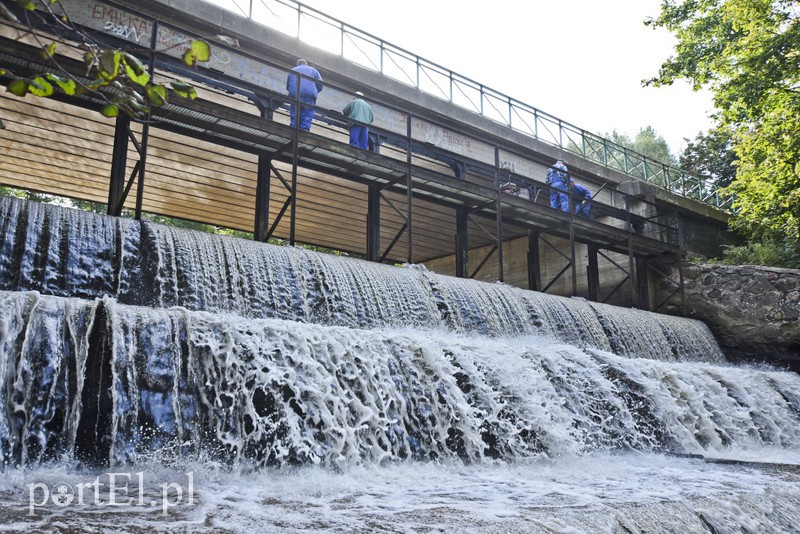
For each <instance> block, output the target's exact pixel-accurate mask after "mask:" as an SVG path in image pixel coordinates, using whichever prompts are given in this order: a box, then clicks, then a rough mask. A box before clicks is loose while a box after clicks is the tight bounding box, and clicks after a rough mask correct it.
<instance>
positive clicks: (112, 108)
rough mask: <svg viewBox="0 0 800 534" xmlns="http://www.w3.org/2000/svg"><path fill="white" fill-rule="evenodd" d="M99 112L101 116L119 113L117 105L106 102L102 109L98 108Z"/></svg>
mask: <svg viewBox="0 0 800 534" xmlns="http://www.w3.org/2000/svg"><path fill="white" fill-rule="evenodd" d="M100 113H101V114H102V115H103V117H116V116H118V115H119V106H118V105H116V104H106V105H105V106H103V109H101V110H100Z"/></svg>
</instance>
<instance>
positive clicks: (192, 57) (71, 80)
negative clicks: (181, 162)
mask: <svg viewBox="0 0 800 534" xmlns="http://www.w3.org/2000/svg"><path fill="white" fill-rule="evenodd" d="M16 4H17V7H18V8H19V9H18V11H20V14H19V16H18V15H16V14H14V12H13V11H12V10H11V9H9V8H8V7H6V6H5V5H4V4H2V3H0V7H2V9H0V17H2V18H3V19H5V22H4V24H6V25H9V26H12V27H15V28H17V30H19V37H18V38H19V39H22V38H23V37H32V38H33V39H34V40H35V41H36V42H37V43H39V45H40V46H41V49H40V51H39V55H40V59H41V61H42V62H43V63H45V64H47V66H48V67H49V70H48V71H46V72H40V73H35V74H31V75H28V76H24V75H18V74H17V73H15V72H14V71H13V70H12V69H11V68H8V67H3V66H2V65H0V77H5V78H7V79H8V80H9V81H8V83H7V86H6V88H7V90H8V91H9V92H10V93H12V94H14V95H16V96H19V97H24V96H26V95H28V94H32V95H35V96H39V97H51V96H53V95H54V94H55V93H56V92H61V93H63V94H65V95H68V96H72V95H75V94H77V93H88V92H91V93H93V94H95V95H99V96H101V97H102V98H103V99H105V100H106V102H107V103H106V105H104V106H103V108H102V110H101V113H102V114H103V115H105V116H106V117H115V116H117V115H119V113H120V112H124V113H126V114H127V115H129V116H130V117H132V118H134V119H145V118H146V117H147V115H148V114H149V112H150V109H151V107H158V106H163V105H164V104H165V103H166V102H167V100H168V99H169V98H173V97H178V98H189V99H193V98H195V97H196V96H197V95H196V92H195V89H194V87H192V86H191V85H190V84H187V83H185V82H182V81H172V82H170V84H169V86H167V85H163V84H158V83H154V81H153V76H152V74H153V73H152V69H148V68H147V67H146V66H145V65H144V63H142V61H141V60H140V59H139V57H137V56H136V55H135V54H134V53H133V52H130V51H127V50H123V49H120V48H112V47H108V46H105V45H102V44H100V43H99V42H98V41H97V40H95V39H93V38H92V36H91V34H90V33H88V32H86V31H84V30H82V29H81V28H80V27H78V26H76V25H73V24H72V23H71V21H70V17H69V14H68V13H67V11H66V10H65V9H64V7H63V5H61V3H60V2H59V0H38V1H36V2H34V0H17V1H16ZM32 17H35V18H37V19H38V20H39V21H41V22H42V23H43V24H44V25H45V26H46V28H47V30H46V31H41V30H37V29H35V27H34V24H32V21H31V19H32ZM20 19H22V21H21V20H20ZM178 46H185V47H186V50H185V51H184V53H183V61H184V62H185V63H186V64H187V65H188V66H194V65H195V64H196V63H197V62H198V61H208V60H209V59H210V57H211V49H210V47H209V45H208V43H207V42H206V41H203V40H194V41H191V42H189V43H185V44H183V43H182V44H180V45H178ZM151 53H152V52H151ZM76 55H77V56H79V57H82V58H83V62H84V65H85V68H86V77H85V78H82V77H79V76H76V75H75V74H74V73H73V72H70V71H69V70H68V69H67V68H65V67H63V66H62V62H63V60H64V59H65V58H67V57H74V56H76ZM59 56H60V57H59ZM87 78H88V80H87Z"/></svg>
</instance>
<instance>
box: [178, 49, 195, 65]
mask: <svg viewBox="0 0 800 534" xmlns="http://www.w3.org/2000/svg"><path fill="white" fill-rule="evenodd" d="M181 59H183V62H184V63H185V64H186V66H187V67H194V66H195V65H196V64H197V58H195V55H194V52H192V50H191V49H189V50H187V51H186V52H184V53H183V57H182V58H181Z"/></svg>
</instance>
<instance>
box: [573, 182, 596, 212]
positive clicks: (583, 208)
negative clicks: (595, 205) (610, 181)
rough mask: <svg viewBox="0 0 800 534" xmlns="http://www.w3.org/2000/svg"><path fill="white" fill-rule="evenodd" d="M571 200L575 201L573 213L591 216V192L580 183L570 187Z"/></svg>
mask: <svg viewBox="0 0 800 534" xmlns="http://www.w3.org/2000/svg"><path fill="white" fill-rule="evenodd" d="M572 192H573V199H574V200H573V202H574V203H575V215H580V216H581V217H586V218H587V219H591V218H592V193H591V192H590V191H589V190H588V189H586V188H585V187H583V186H582V185H580V184H575V185H574V186H573V188H572Z"/></svg>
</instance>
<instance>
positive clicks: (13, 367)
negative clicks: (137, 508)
mask: <svg viewBox="0 0 800 534" xmlns="http://www.w3.org/2000/svg"><path fill="white" fill-rule="evenodd" d="M0 289H2V291H0V391H2V395H3V400H4V403H3V407H4V408H3V409H2V410H0V454H2V458H3V460H4V463H5V466H6V470H9V473H11V472H16V471H15V470H16V469H23V470H24V469H44V468H45V467H44V466H48V465H60V464H61V465H71V462H76V461H77V462H80V463H81V464H95V465H96V464H99V465H101V466H103V465H108V466H111V467H114V468H116V469H119V468H121V467H124V466H136V465H141V463H142V462H144V461H152V459H153V458H156V459H158V458H161V460H160V461H161V462H162V463H164V462H167V463H168V462H174V461H177V460H176V459H180V458H183V459H184V460H185V459H191V460H192V461H196V462H201V464H203V465H209V463H211V464H214V465H216V464H220V465H226V466H238V467H237V469H241V468H242V467H243V466H247V469H248V470H250V469H253V468H258V469H260V470H264V469H267V470H269V469H274V468H282V467H286V466H300V465H308V466H315V465H316V466H321V467H324V468H326V469H330V468H335V469H336V470H340V471H345V472H347V471H348V470H352V469H356V468H358V469H375V468H377V466H380V469H382V470H384V471H383V472H382V473H391V472H392V469H396V468H397V467H392V466H396V465H399V464H398V463H400V464H402V465H405V463H403V462H407V461H414V463H415V464H416V463H419V464H420V465H426V464H429V463H430V462H432V461H435V462H436V463H437V465H438V464H441V463H442V462H444V463H445V464H448V465H449V464H453V463H455V464H459V465H472V466H490V465H496V463H497V462H501V465H506V466H514V465H518V466H525V465H535V463H536V462H543V461H548V462H553V461H558V462H563V461H565V459H569V462H572V463H574V462H580V461H583V460H582V459H584V458H591V457H595V456H597V455H617V454H621V453H623V452H628V453H630V452H635V453H637V454H645V455H654V454H655V455H662V454H664V453H667V454H671V455H683V456H690V457H693V456H694V455H703V456H706V457H718V458H723V457H726V456H730V455H731V454H733V453H734V452H736V454H739V455H743V454H746V455H748V458H752V457H753V455H755V456H758V455H759V454H766V453H765V452H764V451H769V454H775V451H779V452H780V454H781V455H782V456H781V458H784V459H785V458H786V455H788V457H789V458H794V459H795V460H799V461H800V452H798V451H800V377H798V376H797V375H795V374H792V373H786V372H782V371H779V370H775V369H752V368H744V367H734V366H730V365H729V364H727V363H726V362H725V359H724V357H723V355H722V354H721V352H720V351H719V348H718V347H717V345H716V343H715V341H714V340H713V337H712V336H711V335H710V333H709V332H708V329H707V328H706V327H705V326H704V325H703V324H702V323H700V322H697V321H693V320H688V319H682V318H676V317H668V316H662V315H657V314H652V313H648V312H642V311H639V310H632V309H631V310H626V309H621V308H616V307H612V306H607V305H602V304H596V303H590V302H587V301H584V300H582V299H567V298H560V297H552V296H547V295H543V294H539V293H535V292H531V291H524V290H520V289H516V288H513V287H509V286H506V285H503V284H485V283H479V282H474V281H469V280H460V279H454V278H450V277H446V276H441V275H437V274H434V273H431V272H428V271H427V270H425V269H424V268H421V267H418V266H413V267H407V268H397V267H391V266H386V265H380V264H374V263H368V262H363V261H359V260H354V259H351V258H341V257H334V256H330V255H324V254H319V253H315V252H310V251H307V250H303V249H296V248H288V247H275V246H270V245H265V244H259V243H254V242H249V241H245V240H239V239H231V238H220V237H218V236H211V235H206V234H201V233H197V232H192V231H187V230H179V229H174V228H167V227H163V226H159V225H155V224H151V223H148V222H139V221H132V220H127V219H118V218H111V217H106V216H101V215H96V214H89V213H82V212H77V211H75V210H71V209H67V208H58V207H53V206H43V205H40V204H36V203H28V202H22V201H18V200H12V199H2V200H1V201H0ZM603 457H604V458H605V457H607V456H603ZM657 457H658V458H660V457H661V456H657ZM676 461H677V460H676ZM784 461H785V460H784ZM54 462H55V464H54ZM531 462H533V463H534V464H531ZM792 463H794V462H792ZM16 466H27V467H16ZM37 466H38V467H37ZM12 468H13V469H12ZM473 469H475V470H476V471H475V474H476V476H478V475H480V473H483V475H485V472H482V471H481V469H485V467H484V468H480V467H473ZM548 469H550V468H548ZM351 472H352V471H351ZM483 475H480V476H483ZM65 476H66V475H65ZM242 476H245V475H242ZM247 476H255V475H247ZM379 476H380V475H379ZM415 476H416V475H415ZM526 476H528V475H526ZM537 476H538V475H537ZM776 487H777V486H776ZM0 491H2V488H0ZM777 491H778V490H777V489H776V492H777ZM780 491H781V493H780V499H788V500H792V499H795V500H797V499H799V498H800V494H798V493H792V492H788V493H786V492H783V488H781V489H780ZM776 495H777V493H776ZM745 500H746V499H745ZM748 502H749V501H748ZM787 502H788V501H787ZM742 506H744V504H743V505H742ZM748 506H749V504H748ZM787 506H788V505H787ZM6 513H7V512H6ZM2 515H3V512H2V509H0V517H2ZM766 515H770V514H766ZM707 516H708V517H707V518H706V523H709V522H710V524H713V523H714V520H712V519H708V518H710V517H712V516H713V517H716V516H714V515H713V514H711V515H708V514H707ZM630 517H639V515H636V514H633V515H631V516H630ZM693 517H694V518H695V520H696V518H697V514H695V515H694V516H693ZM770 517H771V515H770ZM794 517H797V516H796V515H795V516H794ZM537 521H538V520H537ZM687 521H688V519H687ZM717 521H719V519H717ZM764 521H765V523H764V524H768V522H769V521H773V519H769V521H767V520H764ZM618 523H619V524H622V522H621V520H620V521H619V522H618ZM587 524H589V523H587ZM779 524H782V523H779ZM786 524H790V523H786ZM298 525H299V523H298ZM576 525H577V523H576ZM530 526H531V525H530V524H527V527H530ZM594 526H595V527H596V526H597V524H595V525H594ZM717 526H719V525H717ZM298 528H299V527H298ZM587 528H588V527H587ZM412 530H413V529H412ZM525 530H530V528H526V529H525ZM628 530H629V531H632V532H635V531H636V530H631V528H630V527H629V528H628ZM579 531H580V530H579Z"/></svg>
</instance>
